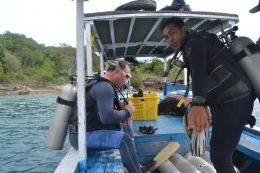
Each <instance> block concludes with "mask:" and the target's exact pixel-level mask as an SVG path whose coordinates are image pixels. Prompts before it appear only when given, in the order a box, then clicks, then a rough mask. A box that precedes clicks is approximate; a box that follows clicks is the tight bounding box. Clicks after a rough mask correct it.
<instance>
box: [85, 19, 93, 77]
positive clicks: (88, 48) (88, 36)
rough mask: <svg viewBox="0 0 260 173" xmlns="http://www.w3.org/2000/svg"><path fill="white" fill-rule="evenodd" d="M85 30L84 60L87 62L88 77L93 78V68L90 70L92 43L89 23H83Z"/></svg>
mask: <svg viewBox="0 0 260 173" xmlns="http://www.w3.org/2000/svg"><path fill="white" fill-rule="evenodd" d="M85 30H86V33H85V34H86V56H87V58H86V60H87V71H88V76H93V68H92V43H91V27H90V22H89V21H88V22H86V23H85Z"/></svg>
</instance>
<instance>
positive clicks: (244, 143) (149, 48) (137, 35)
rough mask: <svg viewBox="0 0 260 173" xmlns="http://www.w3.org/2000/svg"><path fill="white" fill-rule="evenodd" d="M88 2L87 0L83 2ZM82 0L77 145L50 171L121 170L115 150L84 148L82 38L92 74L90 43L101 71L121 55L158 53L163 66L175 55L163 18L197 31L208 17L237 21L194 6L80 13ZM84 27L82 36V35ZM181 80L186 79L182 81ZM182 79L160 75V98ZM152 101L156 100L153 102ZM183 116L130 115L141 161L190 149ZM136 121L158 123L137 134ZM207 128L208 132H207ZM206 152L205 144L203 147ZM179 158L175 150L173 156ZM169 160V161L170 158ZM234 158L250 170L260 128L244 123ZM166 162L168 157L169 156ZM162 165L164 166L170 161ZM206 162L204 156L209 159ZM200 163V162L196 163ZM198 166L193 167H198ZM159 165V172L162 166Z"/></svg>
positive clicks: (259, 155) (259, 158) (255, 164)
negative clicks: (151, 130)
mask: <svg viewBox="0 0 260 173" xmlns="http://www.w3.org/2000/svg"><path fill="white" fill-rule="evenodd" d="M86 3H87V2H86ZM83 4H84V1H83V0H77V5H76V9H77V15H76V16H77V19H76V28H77V30H76V31H77V36H76V39H77V42H76V46H77V62H78V63H77V94H80V96H81V97H77V103H78V117H79V120H78V121H79V126H78V131H79V150H75V149H74V148H73V147H71V148H70V149H69V151H68V152H67V154H66V155H65V156H64V158H63V159H62V160H61V162H60V164H59V165H58V167H57V168H56V170H55V173H67V172H68V173H71V172H74V173H78V172H87V173H98V172H102V173H103V172H104V173H105V172H106V173H117V172H120V173H122V172H124V167H123V165H122V162H121V158H120V154H119V152H118V151H117V150H109V151H101V152H87V149H86V135H85V133H86V127H85V125H84V124H85V116H84V107H85V100H84V98H85V97H84V94H85V93H84V88H85V74H84V71H85V65H84V64H85V52H84V40H85V43H86V47H87V48H86V59H87V62H88V63H87V72H88V74H89V75H92V51H91V50H92V49H91V47H92V45H94V46H95V47H96V49H97V50H98V52H99V54H100V62H101V63H100V64H101V65H100V71H101V72H102V73H103V72H104V64H106V61H107V60H115V59H117V58H126V57H160V58H164V69H166V66H167V63H166V61H167V57H169V56H172V55H173V54H174V52H173V50H172V49H171V48H170V47H169V46H168V45H167V43H166V42H165V40H164V38H163V35H162V34H161V33H160V31H158V29H157V28H158V26H159V24H160V23H161V21H163V20H164V19H165V18H169V17H172V16H176V17H180V18H182V19H183V20H184V22H185V23H186V25H187V26H188V27H189V28H192V29H196V30H202V29H204V28H205V27H206V26H208V25H209V24H210V23H211V22H212V21H214V20H216V19H220V20H221V21H222V22H223V24H224V27H225V29H229V28H233V27H234V26H235V25H236V24H237V23H238V22H239V17H238V15H236V14H228V13H218V12H199V11H168V10H164V11H131V10H130V11H106V12H97V13H85V14H84V10H83ZM208 30H209V31H210V32H214V33H218V32H220V27H219V25H216V24H215V25H211V26H210V27H209V29H208ZM84 32H85V35H84ZM184 81H185V80H184ZM184 87H185V83H184V84H176V85H173V84H172V83H170V82H167V79H166V78H164V87H163V92H162V94H160V99H164V98H166V97H167V96H168V93H170V92H173V91H178V90H183V89H184ZM156 104H157V103H156ZM182 124H183V117H182V116H179V115H167V114H165V115H157V118H156V119H155V120H149V119H146V120H133V119H131V120H130V125H131V128H132V130H133V134H134V141H135V144H136V151H137V155H138V159H139V161H140V164H141V165H142V164H145V163H149V162H151V161H152V160H153V159H154V157H155V156H156V155H157V154H158V153H159V152H160V151H161V150H162V149H163V148H164V147H166V146H167V145H168V144H169V143H171V142H178V143H179V145H180V147H179V148H178V150H177V151H176V153H177V154H179V155H180V156H181V157H182V158H184V156H185V155H187V154H188V153H189V152H190V150H191V147H190V141H189V139H188V138H187V136H186V135H185V132H184V129H183V125H182ZM140 126H154V127H156V128H158V130H156V131H155V133H154V134H142V133H141V132H140V131H139V127H140ZM210 135H211V131H210V133H209V137H210ZM207 151H209V145H208V147H207ZM176 157H178V155H176ZM172 160H174V159H173V158H172ZM234 160H237V161H241V160H242V161H241V162H240V163H239V164H238V165H235V166H236V167H237V168H238V169H239V170H237V172H239V171H240V172H243V173H255V172H257V170H258V169H259V167H260V129H259V128H256V127H255V128H250V127H249V126H248V125H247V126H245V128H244V130H243V133H242V136H241V139H240V142H239V144H238V146H237V148H236V152H235V154H234ZM168 161H169V160H168ZM168 161H167V162H165V163H163V164H162V166H163V165H164V166H165V165H167V164H168V165H169V162H168ZM209 162H210V161H208V163H209ZM202 166H203V165H202V164H201V165H200V166H199V167H200V168H201V167H202ZM199 167H197V168H196V169H197V170H198V169H199ZM162 170H163V167H160V168H159V170H158V171H162Z"/></svg>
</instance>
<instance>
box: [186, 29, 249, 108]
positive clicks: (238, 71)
mask: <svg viewBox="0 0 260 173" xmlns="http://www.w3.org/2000/svg"><path fill="white" fill-rule="evenodd" d="M193 38H204V39H208V40H209V41H210V42H211V46H212V47H211V51H210V52H209V54H208V55H207V63H208V64H207V72H208V78H207V80H208V81H207V83H208V86H207V95H206V99H205V102H206V104H207V105H213V104H219V103H227V102H231V101H234V100H237V99H240V98H243V97H245V96H246V95H248V94H249V93H250V92H251V85H252V84H251V82H250V81H249V79H248V78H247V77H246V74H245V73H244V71H243V69H242V68H241V67H240V65H239V64H238V63H237V62H235V61H234V60H233V59H232V56H233V55H232V53H231V51H230V50H229V49H228V48H226V47H225V45H224V43H223V42H221V40H220V39H219V38H218V36H217V35H216V34H213V33H208V32H203V33H199V34H198V33H196V34H191V35H190V36H188V37H187V38H186V39H187V40H185V42H186V43H187V42H188V41H189V40H190V39H193ZM186 43H185V44H186ZM185 49H186V47H185ZM187 68H189V67H187ZM188 71H189V69H188Z"/></svg>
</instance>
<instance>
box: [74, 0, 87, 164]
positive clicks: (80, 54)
mask: <svg viewBox="0 0 260 173" xmlns="http://www.w3.org/2000/svg"><path fill="white" fill-rule="evenodd" d="M76 6H77V12H76V47H77V51H76V53H77V103H78V143H79V161H80V162H81V161H83V162H84V161H86V159H87V150H86V118H85V117H86V115H85V112H86V110H85V109H86V106H85V62H84V61H85V58H84V7H83V0H77V5H76Z"/></svg>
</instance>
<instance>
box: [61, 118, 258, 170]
mask: <svg viewBox="0 0 260 173" xmlns="http://www.w3.org/2000/svg"><path fill="white" fill-rule="evenodd" d="M140 126H147V127H148V126H154V127H155V128H158V130H156V131H155V133H154V134H142V133H141V132H140V131H139V127H140ZM130 127H131V129H132V131H133V136H134V142H135V145H136V152H137V155H138V159H139V161H140V164H142V165H143V164H147V163H149V162H150V161H152V160H153V158H154V157H155V156H156V154H157V153H158V152H160V151H161V150H162V149H163V148H164V147H165V146H166V145H167V144H168V143H169V142H178V143H179V144H180V147H179V149H178V150H177V151H176V152H177V153H179V154H181V155H182V156H184V155H185V154H186V153H188V152H190V141H189V139H188V138H187V136H186V134H185V133H184V130H183V127H182V116H172V115H158V118H157V120H145V121H133V120H131V121H130ZM210 134H211V133H210ZM259 136H260V134H259V132H256V131H254V130H252V129H248V128H245V130H244V132H243V134H242V136H241V139H240V142H239V145H238V146H237V150H239V151H241V152H243V153H246V154H247V155H248V156H250V159H248V165H250V163H251V162H252V161H257V163H259V160H260V155H259V151H260V143H259ZM70 150H72V151H69V152H68V153H67V155H66V157H65V158H64V159H68V158H70V159H69V160H67V162H69V163H70V164H72V161H71V160H74V162H75V161H76V160H78V154H77V153H78V151H77V150H75V149H73V148H72V147H71V149H70ZM207 150H209V145H208V147H207ZM87 158H88V162H87V164H86V165H87V169H86V170H87V172H88V173H99V172H100V173H101V172H102V173H112V172H113V173H117V172H122V171H123V170H124V167H123V164H122V161H121V156H120V153H119V150H108V151H100V152H88V156H87ZM64 159H63V160H62V162H64ZM62 162H61V164H60V165H62ZM75 164H76V165H77V164H78V166H75V165H74V170H75V167H76V171H72V172H82V171H80V167H81V166H80V162H78V161H77V162H76V163H75ZM63 165H64V164H63ZM68 165H69V164H67V167H68ZM72 167H73V166H72ZM60 168H63V169H64V166H60ZM58 169H59V167H58V168H57V169H56V172H64V171H58ZM66 169H67V170H68V169H69V168H66ZM242 169H246V164H245V166H244V167H243V168H242Z"/></svg>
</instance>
